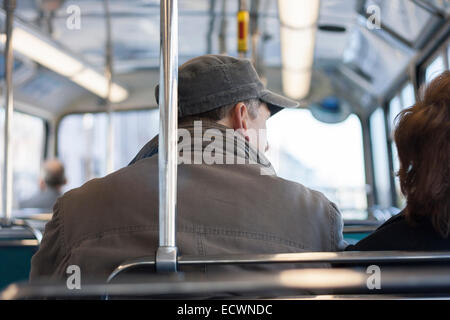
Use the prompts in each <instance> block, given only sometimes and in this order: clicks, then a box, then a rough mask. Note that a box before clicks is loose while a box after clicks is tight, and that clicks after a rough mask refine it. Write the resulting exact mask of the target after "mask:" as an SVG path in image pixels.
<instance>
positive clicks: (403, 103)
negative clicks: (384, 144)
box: [389, 82, 416, 208]
mask: <svg viewBox="0 0 450 320" xmlns="http://www.w3.org/2000/svg"><path fill="white" fill-rule="evenodd" d="M415 101H416V98H415V96H414V88H413V85H412V84H411V83H410V82H408V83H407V84H406V85H405V86H404V87H403V89H402V90H401V91H400V92H399V93H398V94H397V95H396V96H395V97H394V98H392V100H391V102H390V103H389V125H390V128H389V131H390V132H391V137H390V141H391V146H390V147H391V149H392V163H393V168H394V174H396V173H397V172H398V170H399V169H400V167H399V161H398V155H397V147H396V146H395V142H394V141H393V131H394V129H395V119H396V117H397V115H398V114H399V113H400V111H402V110H403V109H404V108H408V107H411V106H412V105H413V104H414V103H415ZM394 181H395V191H396V193H397V203H395V204H394V205H395V206H396V207H398V208H403V207H404V206H405V198H404V196H403V194H402V193H401V190H400V183H399V181H398V178H397V176H395V179H394Z"/></svg>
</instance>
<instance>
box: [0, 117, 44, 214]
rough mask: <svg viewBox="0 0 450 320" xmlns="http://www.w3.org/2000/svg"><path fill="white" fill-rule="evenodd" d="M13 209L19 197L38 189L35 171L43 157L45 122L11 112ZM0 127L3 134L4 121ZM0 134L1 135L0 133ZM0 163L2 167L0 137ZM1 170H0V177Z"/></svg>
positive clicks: (37, 176) (30, 194)
mask: <svg viewBox="0 0 450 320" xmlns="http://www.w3.org/2000/svg"><path fill="white" fill-rule="evenodd" d="M0 118H1V119H4V109H0ZM13 119H14V120H13V132H14V134H13V136H12V139H13V140H12V144H13V151H12V156H13V188H14V191H13V197H14V198H13V208H17V207H18V203H19V201H21V200H24V199H27V198H29V197H31V196H32V195H33V194H34V193H36V192H37V191H38V189H39V174H40V170H41V169H40V167H41V162H42V159H43V156H44V144H45V124H44V120H42V119H41V118H38V117H35V116H31V115H27V114H24V113H21V112H14V118H13ZM0 130H1V132H2V133H3V130H4V122H3V121H1V124H0ZM2 136H3V134H2ZM0 140H1V141H0V148H1V150H2V152H1V153H0V161H1V166H2V168H3V139H0ZM2 175H3V170H0V179H2Z"/></svg>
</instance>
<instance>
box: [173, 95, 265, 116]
mask: <svg viewBox="0 0 450 320" xmlns="http://www.w3.org/2000/svg"><path fill="white" fill-rule="evenodd" d="M239 102H242V103H244V104H245V105H246V106H247V108H248V113H249V115H250V117H251V118H252V119H255V118H256V117H257V116H258V108H259V106H260V105H261V101H260V100H259V99H248V100H244V101H238V102H236V103H232V104H228V105H225V106H221V107H219V108H216V109H214V110H211V111H207V112H203V113H199V114H196V115H193V116H192V117H196V118H202V119H208V120H212V121H220V120H222V119H223V118H225V117H226V116H227V115H228V114H229V113H230V111H231V109H233V108H234V106H235V105H236V104H237V103H239ZM188 117H191V116H188ZM186 118H187V117H186ZM182 119H183V118H182ZM182 119H180V120H182Z"/></svg>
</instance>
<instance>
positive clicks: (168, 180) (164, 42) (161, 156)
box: [156, 0, 178, 272]
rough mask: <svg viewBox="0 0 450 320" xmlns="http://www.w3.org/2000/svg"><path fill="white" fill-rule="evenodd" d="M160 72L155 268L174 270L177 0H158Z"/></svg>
mask: <svg viewBox="0 0 450 320" xmlns="http://www.w3.org/2000/svg"><path fill="white" fill-rule="evenodd" d="M160 7H161V11H160V71H159V72H160V74H159V112H160V118H159V136H158V137H159V138H158V139H159V141H158V144H159V147H158V168H159V247H158V250H157V252H156V264H157V270H158V271H172V272H173V271H176V267H177V254H178V253H177V252H178V251H177V246H176V224H175V220H176V207H177V142H178V132H177V129H178V0H161V4H160Z"/></svg>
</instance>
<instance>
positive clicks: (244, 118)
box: [231, 102, 248, 135]
mask: <svg viewBox="0 0 450 320" xmlns="http://www.w3.org/2000/svg"><path fill="white" fill-rule="evenodd" d="M231 119H232V122H233V129H234V130H236V131H241V132H242V133H245V131H247V129H248V108H247V106H246V105H245V104H244V103H243V102H238V103H236V105H235V106H234V108H233V110H232V112H231ZM244 135H245V134H244Z"/></svg>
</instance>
